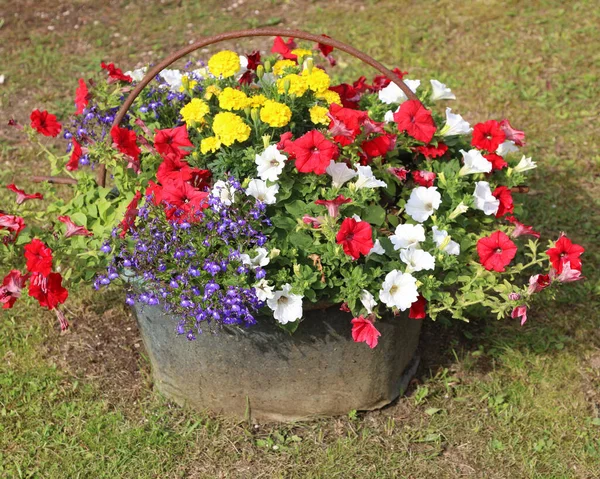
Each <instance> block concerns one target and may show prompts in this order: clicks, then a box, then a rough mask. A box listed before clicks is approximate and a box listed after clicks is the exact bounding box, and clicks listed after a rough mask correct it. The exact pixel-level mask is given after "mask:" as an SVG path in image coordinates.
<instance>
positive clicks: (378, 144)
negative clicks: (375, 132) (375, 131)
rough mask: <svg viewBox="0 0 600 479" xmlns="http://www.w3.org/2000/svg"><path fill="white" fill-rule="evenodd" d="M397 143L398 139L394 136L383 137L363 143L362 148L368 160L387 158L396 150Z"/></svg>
mask: <svg viewBox="0 0 600 479" xmlns="http://www.w3.org/2000/svg"><path fill="white" fill-rule="evenodd" d="M395 143H396V137H395V136H394V135H381V136H376V137H375V138H372V139H370V140H366V141H363V142H362V144H361V145H360V147H361V148H362V150H363V151H364V152H365V154H366V155H367V157H368V158H377V157H378V156H385V155H386V154H387V153H388V152H389V151H391V150H392V149H393V148H394V146H395Z"/></svg>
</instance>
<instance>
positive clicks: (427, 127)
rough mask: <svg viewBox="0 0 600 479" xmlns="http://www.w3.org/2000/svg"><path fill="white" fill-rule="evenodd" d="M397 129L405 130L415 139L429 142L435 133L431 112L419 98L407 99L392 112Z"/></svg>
mask: <svg viewBox="0 0 600 479" xmlns="http://www.w3.org/2000/svg"><path fill="white" fill-rule="evenodd" d="M394 121H395V122H396V123H397V124H398V130H399V131H405V132H406V133H407V134H408V135H409V136H412V137H413V138H414V139H415V140H418V141H422V142H423V143H429V142H430V141H431V139H432V138H433V135H435V132H436V126H435V123H434V121H433V118H432V116H431V112H430V111H429V110H428V109H426V108H425V107H424V106H423V104H422V103H421V102H420V101H419V100H408V101H405V102H404V103H402V105H400V110H398V111H397V112H396V113H394Z"/></svg>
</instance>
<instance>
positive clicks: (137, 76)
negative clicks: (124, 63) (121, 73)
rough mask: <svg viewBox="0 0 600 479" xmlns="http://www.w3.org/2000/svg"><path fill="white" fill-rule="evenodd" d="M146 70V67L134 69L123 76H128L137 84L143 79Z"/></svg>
mask: <svg viewBox="0 0 600 479" xmlns="http://www.w3.org/2000/svg"><path fill="white" fill-rule="evenodd" d="M147 70H148V67H142V68H136V69H135V70H132V71H128V72H125V75H129V76H130V77H131V78H133V81H134V82H136V83H137V82H141V81H142V80H143V79H144V77H145V76H146V71H147Z"/></svg>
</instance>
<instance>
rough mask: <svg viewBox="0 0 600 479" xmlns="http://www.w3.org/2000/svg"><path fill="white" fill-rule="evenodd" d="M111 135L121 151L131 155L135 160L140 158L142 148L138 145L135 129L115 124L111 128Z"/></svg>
mask: <svg viewBox="0 0 600 479" xmlns="http://www.w3.org/2000/svg"><path fill="white" fill-rule="evenodd" d="M110 136H111V137H112V139H113V142H114V144H115V145H116V147H117V149H118V150H119V151H120V152H121V153H123V154H125V155H128V156H131V157H132V158H133V159H134V160H135V161H138V160H139V159H140V153H141V152H142V150H140V147H139V146H138V145H137V142H136V140H137V136H136V134H135V131H133V130H128V129H127V128H121V127H120V126H116V125H115V126H113V127H112V129H111V130H110Z"/></svg>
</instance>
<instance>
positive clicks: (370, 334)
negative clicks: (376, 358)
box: [350, 315, 381, 349]
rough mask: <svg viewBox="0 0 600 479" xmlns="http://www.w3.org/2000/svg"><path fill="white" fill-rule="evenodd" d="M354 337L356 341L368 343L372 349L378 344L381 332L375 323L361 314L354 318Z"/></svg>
mask: <svg viewBox="0 0 600 479" xmlns="http://www.w3.org/2000/svg"><path fill="white" fill-rule="evenodd" d="M350 322H351V323H352V339H353V340H354V342H355V343H367V346H369V347H370V348H371V349H373V348H374V347H375V346H377V342H378V341H379V339H378V338H379V336H381V333H380V332H379V331H377V328H376V327H375V326H373V323H372V322H371V321H370V320H368V319H366V318H365V317H363V316H362V315H360V316H359V317H358V318H354V319H352V321H350Z"/></svg>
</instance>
